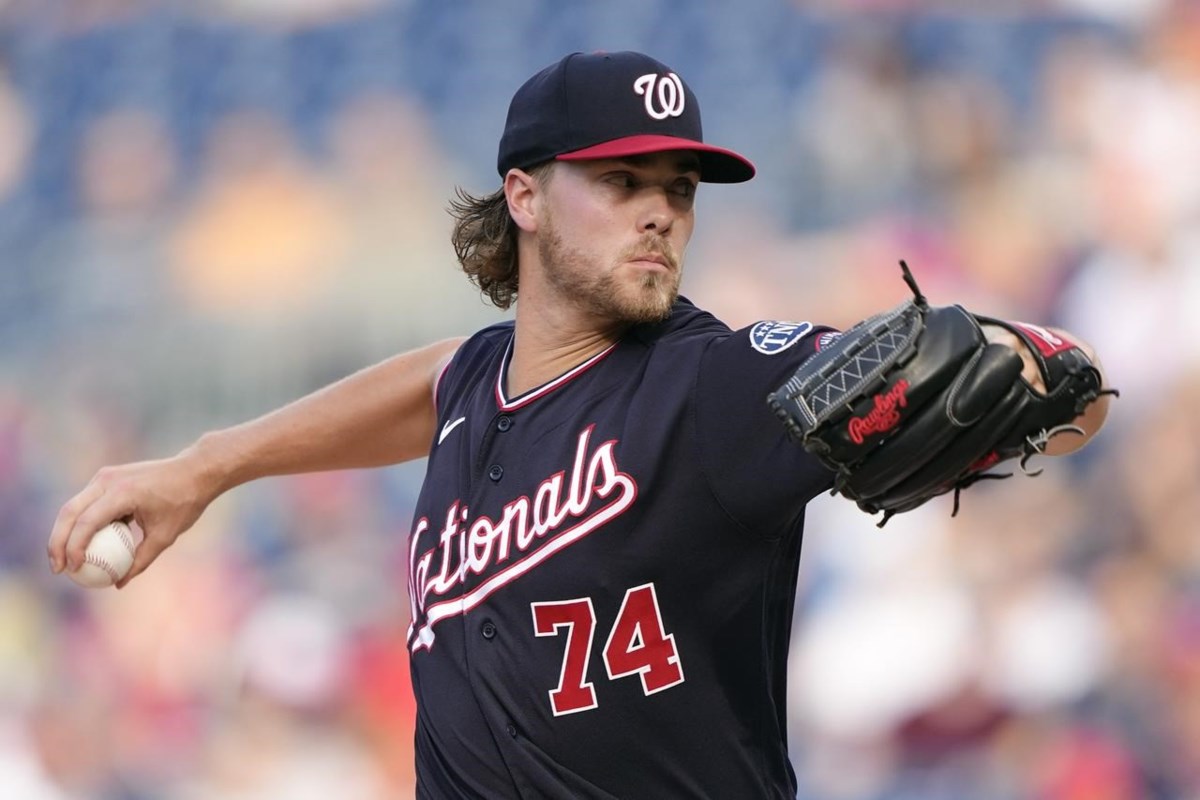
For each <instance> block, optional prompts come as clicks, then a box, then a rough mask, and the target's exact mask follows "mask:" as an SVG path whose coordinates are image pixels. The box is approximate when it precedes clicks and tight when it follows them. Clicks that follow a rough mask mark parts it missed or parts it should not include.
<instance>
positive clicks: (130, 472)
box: [46, 450, 218, 589]
mask: <svg viewBox="0 0 1200 800" xmlns="http://www.w3.org/2000/svg"><path fill="white" fill-rule="evenodd" d="M211 486H212V482H211V481H209V480H206V476H205V469H204V466H203V463H202V462H201V460H200V458H199V456H198V455H197V454H196V453H195V451H194V450H185V451H184V452H182V453H180V454H179V455H177V456H174V457H172V458H166V459H160V460H156V461H140V462H137V463H134V464H125V465H122V466H117V467H104V468H103V469H101V470H100V471H99V472H97V473H96V475H95V476H94V477H93V478H92V479H91V481H89V482H88V484H87V486H85V487H84V488H83V490H82V491H81V492H79V493H78V494H77V495H75V496H74V497H72V498H71V499H70V500H68V501H67V502H66V503H65V504H63V507H62V509H60V510H59V512H58V517H57V519H55V521H54V528H53V530H52V531H51V532H50V541H49V543H48V544H47V547H46V550H47V554H48V556H49V558H50V570H51V571H52V572H55V573H59V572H62V571H63V570H64V569H65V570H67V571H68V572H74V571H75V570H76V569H78V568H79V566H80V565H81V564H82V563H83V558H84V550H85V549H86V548H87V545H88V542H90V541H91V539H92V536H94V535H95V533H96V531H98V530H100V529H101V528H103V527H104V526H105V525H107V524H108V523H110V522H112V521H113V520H118V519H130V518H132V519H133V520H134V521H135V522H136V523H137V524H138V526H139V527H140V528H141V529H142V532H143V538H142V541H141V542H140V543H139V544H138V546H137V550H136V551H135V552H134V558H133V566H132V567H130V569H129V573H128V574H127V575H126V576H125V577H124V578H123V579H122V580H121V581H120V582H119V583H118V584H117V588H118V589H120V588H123V587H124V586H126V585H127V584H128V583H129V582H130V581H131V580H133V579H134V578H136V577H137V576H138V575H139V574H141V572H142V571H143V570H145V569H146V567H148V566H150V564H151V563H153V561H154V559H156V558H158V556H159V554H160V553H162V551H163V550H165V549H167V548H168V547H170V546H171V545H172V544H174V543H175V540H176V539H178V538H179V536H180V535H181V534H182V533H183V532H184V531H186V530H188V529H189V528H191V527H192V525H194V524H195V522H196V520H197V519H199V518H200V515H201V514H202V513H203V512H204V510H205V509H206V508H208V506H209V504H210V503H211V502H212V501H213V500H214V499H215V498H216V496H217V494H218V492H217V491H216V490H214V489H213V488H211Z"/></svg>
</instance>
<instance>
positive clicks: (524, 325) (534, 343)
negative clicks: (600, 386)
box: [505, 298, 627, 397]
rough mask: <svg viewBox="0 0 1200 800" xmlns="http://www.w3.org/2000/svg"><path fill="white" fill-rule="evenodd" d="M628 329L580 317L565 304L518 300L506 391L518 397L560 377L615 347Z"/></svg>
mask: <svg viewBox="0 0 1200 800" xmlns="http://www.w3.org/2000/svg"><path fill="white" fill-rule="evenodd" d="M526 299H527V298H526ZM626 328H627V326H624V325H614V324H613V323H612V322H611V321H607V322H602V321H599V320H596V319H591V318H585V317H580V316H579V315H578V314H572V313H570V310H569V309H567V308H565V307H564V306H562V305H561V304H560V305H558V306H557V307H553V308H551V307H548V306H547V305H545V304H543V305H538V304H535V303H528V304H523V303H522V302H521V301H518V302H517V313H516V320H515V324H514V333H513V348H512V359H511V361H510V362H509V365H508V374H507V378H508V380H507V382H506V386H505V391H506V392H507V393H508V396H509V397H517V396H519V395H521V394H523V393H525V392H527V391H529V390H530V389H533V388H535V387H537V386H541V385H542V384H543V383H546V382H547V381H550V380H553V379H554V378H557V377H558V376H559V375H562V374H563V373H564V372H567V371H569V370H570V369H572V368H574V367H577V366H578V365H580V364H582V363H583V362H585V361H587V360H588V359H589V358H591V357H592V356H594V355H596V354H598V353H601V352H603V351H604V350H606V349H607V348H609V347H611V346H612V345H613V344H615V343H616V342H617V340H618V339H620V338H621V334H622V333H624V332H625V330H626Z"/></svg>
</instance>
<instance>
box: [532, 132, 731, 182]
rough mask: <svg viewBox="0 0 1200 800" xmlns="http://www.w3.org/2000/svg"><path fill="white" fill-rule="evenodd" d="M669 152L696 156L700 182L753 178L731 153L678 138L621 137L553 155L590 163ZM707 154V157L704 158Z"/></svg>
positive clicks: (563, 158)
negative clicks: (687, 153)
mask: <svg viewBox="0 0 1200 800" xmlns="http://www.w3.org/2000/svg"><path fill="white" fill-rule="evenodd" d="M670 150H692V151H695V152H696V153H699V154H700V166H701V168H702V171H701V176H700V177H701V180H704V181H708V182H712V183H740V182H742V181H748V180H750V179H751V178H753V177H754V173H755V169H754V164H752V163H751V162H750V160H749V159H747V158H745V157H744V156H741V155H739V154H738V153H735V152H733V151H732V150H726V149H724V148H722V147H713V146H712V145H711V144H705V143H704V142H697V141H693V140H692V139H684V138H681V137H679V136H661V135H654V134H641V135H638V136H625V137H622V138H620V139H613V140H611V141H608V142H601V143H600V144H594V145H592V146H591V147H585V148H583V149H582V150H573V151H571V152H569V153H562V154H560V155H558V156H555V158H556V159H558V160H559V161H592V160H596V159H601V158H621V157H623V156H640V155H643V154H645V153H662V152H667V151H670ZM705 154H709V156H710V157H707V158H706V157H705Z"/></svg>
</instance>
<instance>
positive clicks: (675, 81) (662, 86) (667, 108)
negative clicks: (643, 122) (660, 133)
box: [633, 72, 684, 119]
mask: <svg viewBox="0 0 1200 800" xmlns="http://www.w3.org/2000/svg"><path fill="white" fill-rule="evenodd" d="M633 90H634V91H635V92H637V93H638V94H640V95H644V96H645V98H646V113H647V114H649V115H650V116H651V117H653V118H654V119H666V118H667V117H678V116H679V115H680V114H682V113H683V102H684V97H683V81H681V80H679V76H678V75H676V74H675V73H674V72H668V73H667V76H666V77H665V78H664V77H663V76H661V75H655V74H654V73H650V74H649V75H643V76H642V77H640V78H638V79H637V80H636V81H634V82H633ZM655 101H657V107H656V103H655Z"/></svg>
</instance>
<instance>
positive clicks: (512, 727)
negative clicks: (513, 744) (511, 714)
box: [504, 722, 517, 739]
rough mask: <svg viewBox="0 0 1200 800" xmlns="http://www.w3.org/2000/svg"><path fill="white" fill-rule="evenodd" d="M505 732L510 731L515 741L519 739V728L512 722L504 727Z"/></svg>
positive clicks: (509, 733)
mask: <svg viewBox="0 0 1200 800" xmlns="http://www.w3.org/2000/svg"><path fill="white" fill-rule="evenodd" d="M504 730H506V731H508V735H509V736H511V737H513V738H514V739H515V738H517V726H516V725H513V724H512V723H511V722H510V723H508V724H507V725H505V726H504Z"/></svg>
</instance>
